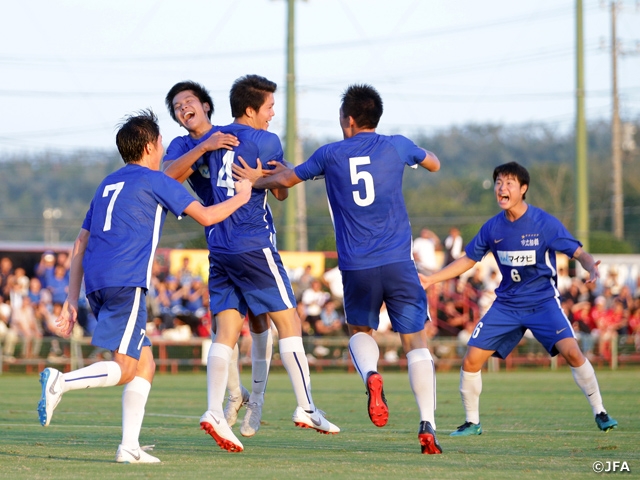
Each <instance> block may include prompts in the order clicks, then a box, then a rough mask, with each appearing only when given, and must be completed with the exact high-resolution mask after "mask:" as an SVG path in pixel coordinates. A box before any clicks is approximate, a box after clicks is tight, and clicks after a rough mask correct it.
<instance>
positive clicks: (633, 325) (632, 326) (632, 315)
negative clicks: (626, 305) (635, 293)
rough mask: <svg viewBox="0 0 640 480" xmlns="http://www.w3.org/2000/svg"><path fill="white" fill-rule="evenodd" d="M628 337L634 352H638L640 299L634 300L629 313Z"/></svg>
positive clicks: (639, 348)
mask: <svg viewBox="0 0 640 480" xmlns="http://www.w3.org/2000/svg"><path fill="white" fill-rule="evenodd" d="M628 328H629V335H631V337H632V338H633V346H634V347H635V350H636V352H640V298H638V299H636V301H635V302H634V304H633V306H632V307H631V311H630V312H629V327H628Z"/></svg>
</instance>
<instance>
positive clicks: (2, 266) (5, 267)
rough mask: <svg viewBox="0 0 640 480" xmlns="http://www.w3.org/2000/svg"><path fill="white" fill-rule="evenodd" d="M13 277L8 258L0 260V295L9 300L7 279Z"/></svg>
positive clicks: (9, 288)
mask: <svg viewBox="0 0 640 480" xmlns="http://www.w3.org/2000/svg"><path fill="white" fill-rule="evenodd" d="M12 276H13V262H12V261H11V259H10V258H9V257H2V259H1V260H0V295H2V296H3V297H4V298H9V291H10V290H11V285H9V279H10V278H11V277H12Z"/></svg>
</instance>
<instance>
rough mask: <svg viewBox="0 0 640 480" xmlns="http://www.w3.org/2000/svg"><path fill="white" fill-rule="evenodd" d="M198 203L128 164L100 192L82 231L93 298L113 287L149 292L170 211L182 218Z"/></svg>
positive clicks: (156, 174)
mask: <svg viewBox="0 0 640 480" xmlns="http://www.w3.org/2000/svg"><path fill="white" fill-rule="evenodd" d="M192 202H194V198H193V197H192V196H191V194H190V193H189V192H188V191H187V190H186V189H185V188H184V187H183V186H182V185H180V184H179V183H178V182H177V181H175V180H173V179H172V178H169V177H168V176H167V175H165V174H164V173H162V172H158V171H155V170H151V169H149V168H146V167H142V166H140V165H135V164H128V165H125V166H124V167H123V168H121V169H120V170H118V171H116V172H114V173H112V174H110V175H108V176H107V177H106V178H105V179H104V180H103V181H102V183H101V184H100V186H99V187H98V189H97V191H96V193H95V196H94V197H93V200H92V201H91V205H90V207H89V211H88V212H87V215H86V217H85V219H84V222H83V224H82V228H83V229H85V230H88V231H89V232H90V235H89V242H88V244H87V250H86V252H85V255H84V259H83V264H82V265H83V267H84V277H85V285H86V292H87V294H89V293H91V292H94V291H96V290H99V289H102V288H108V287H143V288H147V289H148V288H149V281H150V278H151V266H152V263H153V256H154V254H155V250H156V247H157V245H158V241H159V240H160V235H161V234H162V227H163V225H164V220H165V218H166V215H167V210H169V211H171V212H172V213H173V214H174V215H176V216H180V215H181V214H182V213H183V212H184V209H185V208H187V207H188V206H189V205H190V204H191V203H192Z"/></svg>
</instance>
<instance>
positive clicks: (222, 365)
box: [207, 343, 233, 417]
mask: <svg viewBox="0 0 640 480" xmlns="http://www.w3.org/2000/svg"><path fill="white" fill-rule="evenodd" d="M232 353H233V349H232V348H231V347H227V346H226V345H224V344H222V343H212V344H211V348H210V349H209V358H208V359H207V410H209V411H211V412H213V413H215V414H216V415H218V416H219V417H222V416H223V415H224V414H223V413H222V402H224V392H225V391H226V389H227V380H228V377H229V362H230V361H231V354H232Z"/></svg>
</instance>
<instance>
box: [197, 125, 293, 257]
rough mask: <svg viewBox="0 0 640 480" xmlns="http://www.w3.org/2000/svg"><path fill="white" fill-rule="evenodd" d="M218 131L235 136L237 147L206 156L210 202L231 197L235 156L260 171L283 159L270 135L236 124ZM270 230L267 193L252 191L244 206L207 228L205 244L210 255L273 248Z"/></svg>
mask: <svg viewBox="0 0 640 480" xmlns="http://www.w3.org/2000/svg"><path fill="white" fill-rule="evenodd" d="M220 131H222V132H223V133H230V134H232V135H235V136H236V137H237V138H238V140H239V142H240V145H238V146H237V147H236V148H234V149H233V150H223V149H220V150H216V151H214V152H211V155H210V156H209V171H210V172H211V179H210V180H211V189H212V192H213V201H214V203H220V202H223V201H225V200H227V199H228V198H230V197H232V196H233V195H235V190H234V180H233V174H232V170H231V166H232V165H233V164H234V163H236V164H237V165H240V163H239V161H238V156H241V157H242V158H243V160H244V161H245V162H246V163H247V164H248V165H249V166H250V167H252V168H255V167H256V165H257V159H258V158H260V161H261V162H262V164H263V168H268V167H265V165H266V164H267V162H269V161H271V160H276V161H278V162H281V163H282V162H283V159H284V152H283V151H282V144H281V143H280V139H279V138H278V136H277V135H275V134H273V133H270V132H268V131H266V130H257V129H255V128H252V127H249V126H247V125H242V124H239V123H232V124H231V125H227V126H226V127H221V128H220ZM274 231H275V230H274V228H273V221H272V218H271V211H270V210H269V205H268V204H267V190H262V189H255V188H254V189H253V190H252V192H251V198H250V200H249V202H248V203H247V204H245V205H243V206H242V207H240V208H239V209H238V210H236V211H235V212H234V213H232V214H231V215H230V216H229V217H228V218H226V219H225V220H223V221H222V222H220V223H217V224H215V225H213V226H212V227H211V228H210V229H209V231H208V234H207V243H208V245H209V250H210V251H211V252H222V253H242V252H249V251H254V250H260V249H263V248H266V247H273V246H274V245H273V238H272V236H273V233H274Z"/></svg>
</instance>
